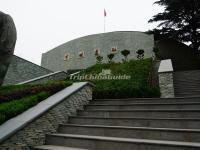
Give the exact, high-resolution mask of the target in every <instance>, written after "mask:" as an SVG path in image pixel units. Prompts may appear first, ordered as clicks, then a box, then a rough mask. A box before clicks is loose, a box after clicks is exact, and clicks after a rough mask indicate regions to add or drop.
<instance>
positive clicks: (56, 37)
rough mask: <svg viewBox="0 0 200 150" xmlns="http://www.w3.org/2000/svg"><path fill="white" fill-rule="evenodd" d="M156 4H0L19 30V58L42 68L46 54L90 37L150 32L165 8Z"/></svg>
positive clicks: (84, 0) (5, 0)
mask: <svg viewBox="0 0 200 150" xmlns="http://www.w3.org/2000/svg"><path fill="white" fill-rule="evenodd" d="M154 2H155V0H0V11H3V12H4V13H8V14H10V15H11V16H12V17H13V19H14V21H15V25H16V28H17V36H18V39H17V43H16V48H15V54H16V55H17V56H20V57H22V58H25V59H27V60H29V61H32V62H34V63H36V64H39V65H40V62H41V55H42V53H44V52H46V51H48V50H51V49H52V48H54V47H56V46H58V45H60V44H63V43H65V42H67V41H70V40H73V39H75V38H78V37H82V36H85V35H89V34H95V33H102V32H103V30H104V26H103V25H104V21H103V20H104V8H105V9H106V12H107V17H106V32H111V31H147V30H149V29H152V28H153V27H155V26H156V24H148V20H149V19H150V18H151V17H152V16H153V15H155V14H157V13H159V12H162V11H163V8H161V7H159V6H157V5H153V3H154Z"/></svg>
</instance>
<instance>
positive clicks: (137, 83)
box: [80, 59, 160, 99]
mask: <svg viewBox="0 0 200 150" xmlns="http://www.w3.org/2000/svg"><path fill="white" fill-rule="evenodd" d="M102 69H110V70H111V73H112V75H116V76H117V75H127V76H131V78H130V79H128V80H88V81H90V82H92V83H93V84H94V85H95V87H94V89H93V97H94V98H97V99H98V98H129V97H159V96H160V91H159V88H158V87H156V86H153V87H152V86H150V85H149V84H148V79H149V73H150V72H151V69H152V60H151V59H144V60H130V61H128V62H124V63H109V64H96V65H94V66H92V67H89V68H87V69H86V70H84V71H82V72H81V73H80V74H81V75H88V74H93V75H96V74H99V73H101V72H102Z"/></svg>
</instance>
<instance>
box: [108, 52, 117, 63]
mask: <svg viewBox="0 0 200 150" xmlns="http://www.w3.org/2000/svg"><path fill="white" fill-rule="evenodd" d="M114 56H115V54H113V53H110V54H108V55H107V57H108V59H109V63H111V62H112V59H113V58H114Z"/></svg>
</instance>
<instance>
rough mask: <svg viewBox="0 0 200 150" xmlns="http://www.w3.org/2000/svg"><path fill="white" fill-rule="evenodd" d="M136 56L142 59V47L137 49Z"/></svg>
mask: <svg viewBox="0 0 200 150" xmlns="http://www.w3.org/2000/svg"><path fill="white" fill-rule="evenodd" d="M136 53H137V58H138V59H143V58H144V50H143V49H139V50H137V52H136Z"/></svg>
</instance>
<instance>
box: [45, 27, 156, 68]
mask: <svg viewBox="0 0 200 150" xmlns="http://www.w3.org/2000/svg"><path fill="white" fill-rule="evenodd" d="M115 47H116V48H117V52H116V53H115V57H114V59H113V61H115V62H119V61H122V59H123V56H122V55H121V53H120V51H122V50H124V49H128V50H130V55H129V56H128V59H137V54H136V51H137V50H138V49H144V51H145V53H144V57H145V58H149V57H152V56H153V52H152V50H153V47H154V37H153V35H148V34H145V33H143V32H137V31H119V32H109V33H102V34H94V35H89V36H85V37H81V38H77V39H74V40H72V41H69V42H67V43H65V44H62V45H60V46H58V47H56V48H54V49H52V50H50V51H48V52H46V53H43V54H42V63H41V66H43V67H45V68H48V69H50V70H53V71H61V70H62V71H66V70H71V69H85V68H87V67H89V66H91V65H93V64H95V63H96V57H95V51H94V50H95V49H99V50H100V55H101V56H103V62H108V58H107V55H108V54H110V53H111V49H112V48H115ZM80 51H84V53H85V56H84V57H83V58H80V57H79V52H80ZM65 54H69V57H68V59H67V60H66V61H65V60H64V57H65Z"/></svg>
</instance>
